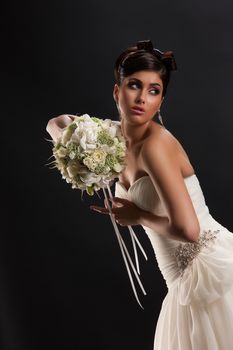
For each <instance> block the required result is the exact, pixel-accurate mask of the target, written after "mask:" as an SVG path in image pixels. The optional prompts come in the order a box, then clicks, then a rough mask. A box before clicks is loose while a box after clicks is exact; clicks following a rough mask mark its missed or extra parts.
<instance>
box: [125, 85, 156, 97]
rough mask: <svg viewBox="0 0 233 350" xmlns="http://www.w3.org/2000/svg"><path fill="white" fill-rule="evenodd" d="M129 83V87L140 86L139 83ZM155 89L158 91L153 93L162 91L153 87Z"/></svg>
mask: <svg viewBox="0 0 233 350" xmlns="http://www.w3.org/2000/svg"><path fill="white" fill-rule="evenodd" d="M128 85H129V87H132V86H133V85H136V86H139V84H138V83H129V84H128ZM153 91H155V92H156V93H155V94H153V95H158V94H159V93H160V90H159V89H153Z"/></svg>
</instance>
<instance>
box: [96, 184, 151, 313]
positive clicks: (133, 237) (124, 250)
mask: <svg viewBox="0 0 233 350" xmlns="http://www.w3.org/2000/svg"><path fill="white" fill-rule="evenodd" d="M102 189H103V193H104V197H105V199H106V203H107V207H108V209H109V215H110V219H111V221H112V224H113V227H114V231H115V234H116V236H117V240H118V243H119V246H120V250H121V253H122V257H123V260H124V263H125V266H126V269H127V272H128V276H129V280H130V283H131V286H132V289H133V292H134V295H135V298H136V300H137V302H138V304H139V305H140V307H141V308H142V309H143V310H144V307H143V306H142V305H141V303H140V301H139V298H138V295H137V291H136V288H135V285H134V282H133V278H132V275H131V272H130V269H129V265H128V262H127V259H126V256H127V258H128V260H129V263H130V265H131V267H132V270H133V272H134V275H135V277H136V279H137V281H138V284H139V286H140V288H141V290H142V292H143V294H144V295H146V294H147V293H146V291H145V289H144V287H143V285H142V282H141V281H140V278H139V276H138V274H140V269H139V262H138V255H137V249H136V244H135V242H136V243H137V245H138V246H139V248H140V250H141V251H142V253H143V255H144V257H145V259H146V260H148V258H147V255H146V253H145V251H144V250H143V248H142V246H141V244H140V242H139V240H138V238H137V236H136V234H135V232H134V231H133V229H132V227H131V226H130V225H128V226H127V227H128V229H129V232H130V236H131V240H132V244H133V249H134V255H135V262H136V266H137V271H136V269H135V266H134V264H133V262H132V260H131V257H130V254H129V252H128V250H127V247H126V245H125V242H124V240H123V238H122V236H121V234H120V231H119V229H118V226H117V224H116V221H115V219H114V217H113V213H112V208H111V205H110V203H109V200H108V196H107V194H106V191H105V188H102ZM107 189H108V193H109V197H110V198H111V199H112V198H113V196H112V193H111V190H110V187H109V186H108V185H107ZM125 254H126V255H125Z"/></svg>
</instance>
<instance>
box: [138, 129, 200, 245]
mask: <svg viewBox="0 0 233 350" xmlns="http://www.w3.org/2000/svg"><path fill="white" fill-rule="evenodd" d="M142 159H143V165H144V169H145V170H146V172H147V173H148V175H149V176H150V178H151V180H152V182H153V184H154V187H155V189H156V191H157V193H158V195H159V197H160V199H161V201H162V202H163V204H164V205H165V207H166V209H167V213H168V221H169V222H168V223H165V226H166V225H167V228H166V229H167V230H168V232H170V233H171V234H172V232H174V238H175V236H176V235H177V236H180V239H185V240H188V241H196V240H197V239H198V236H199V233H200V225H199V221H198V218H197V216H196V212H195V209H194V207H193V204H192V200H191V198H190V196H189V193H188V190H187V188H186V185H185V182H184V179H183V176H182V173H181V170H180V167H179V164H178V161H177V156H176V147H175V144H174V140H172V139H171V137H170V135H168V134H167V133H166V131H165V132H163V133H162V134H160V135H159V136H158V137H157V138H151V139H149V140H148V141H147V142H145V143H144V145H143V149H142ZM152 215H153V214H152ZM156 220H157V219H156ZM156 220H153V217H152V216H151V215H148V214H147V215H146V216H144V218H142V222H143V223H144V224H145V226H148V227H150V228H152V229H154V230H155V231H156V225H159V223H158V224H156Z"/></svg>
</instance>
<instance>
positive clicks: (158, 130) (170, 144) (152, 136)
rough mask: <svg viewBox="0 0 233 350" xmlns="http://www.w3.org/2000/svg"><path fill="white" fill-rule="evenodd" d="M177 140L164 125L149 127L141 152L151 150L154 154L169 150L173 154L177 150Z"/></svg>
mask: <svg viewBox="0 0 233 350" xmlns="http://www.w3.org/2000/svg"><path fill="white" fill-rule="evenodd" d="M178 143H179V142H178V140H177V139H176V137H175V136H174V135H173V134H172V133H171V132H170V131H169V130H168V129H165V128H164V127H161V126H160V125H158V126H157V125H156V126H154V125H153V127H151V128H150V132H149V135H148V137H147V138H146V140H145V141H144V143H143V147H142V154H144V155H145V152H146V153H147V152H153V153H154V156H156V153H158V154H160V155H161V153H160V152H161V151H162V150H163V151H164V152H169V153H171V154H173V155H174V154H175V153H176V152H178V147H177V146H178Z"/></svg>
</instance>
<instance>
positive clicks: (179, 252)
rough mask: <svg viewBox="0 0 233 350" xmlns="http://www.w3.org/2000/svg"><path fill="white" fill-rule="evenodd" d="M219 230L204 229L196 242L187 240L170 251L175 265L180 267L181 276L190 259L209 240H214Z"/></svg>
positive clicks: (206, 244)
mask: <svg viewBox="0 0 233 350" xmlns="http://www.w3.org/2000/svg"><path fill="white" fill-rule="evenodd" d="M219 231H220V230H215V231H212V230H208V231H207V230H204V231H203V233H202V234H201V236H200V237H199V238H198V240H197V242H188V243H185V244H179V245H178V246H177V247H176V248H175V250H174V251H173V253H172V256H175V258H176V261H177V265H178V267H179V269H180V273H181V277H182V276H183V273H184V270H185V269H186V267H187V266H188V265H189V264H190V263H191V262H192V260H193V259H194V258H195V257H196V256H197V255H198V253H199V252H200V251H201V249H202V248H203V247H207V246H208V243H209V241H212V240H214V239H215V238H216V237H217V234H218V233H219Z"/></svg>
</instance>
